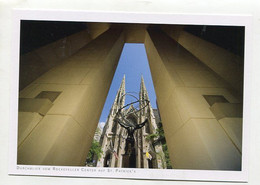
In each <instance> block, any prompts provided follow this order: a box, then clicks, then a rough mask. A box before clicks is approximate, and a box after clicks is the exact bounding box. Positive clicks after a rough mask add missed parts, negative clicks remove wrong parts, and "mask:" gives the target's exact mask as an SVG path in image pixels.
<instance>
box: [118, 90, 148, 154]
mask: <svg viewBox="0 0 260 185" xmlns="http://www.w3.org/2000/svg"><path fill="white" fill-rule="evenodd" d="M126 95H129V96H132V97H134V98H135V101H133V102H131V103H129V104H127V105H125V106H123V107H121V108H119V109H118V111H117V112H116V116H115V118H114V121H115V122H116V123H118V124H119V125H120V126H121V127H123V128H125V129H126V130H127V138H126V146H125V155H128V156H130V155H131V154H132V153H133V152H134V150H135V149H134V146H135V145H134V144H135V140H134V133H135V131H136V130H138V129H141V128H142V127H143V126H145V124H146V123H147V122H148V119H145V121H143V122H142V123H141V124H138V123H136V122H134V121H132V120H131V119H129V116H131V114H134V115H137V112H140V111H141V110H143V109H144V108H145V107H146V106H148V105H149V103H150V102H149V100H142V101H140V100H138V99H137V98H136V97H135V96H133V95H132V94H130V93H126V94H124V95H123V96H122V97H121V98H123V97H124V96H126ZM136 103H138V104H139V109H135V110H132V111H129V112H127V113H126V111H124V109H125V108H126V107H128V106H133V104H136ZM137 117H138V116H137Z"/></svg>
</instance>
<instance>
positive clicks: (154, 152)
mask: <svg viewBox="0 0 260 185" xmlns="http://www.w3.org/2000/svg"><path fill="white" fill-rule="evenodd" d="M126 95H127V93H126V92H125V77H124V78H123V80H122V82H121V85H120V88H119V89H118V92H117V95H116V98H115V100H114V103H113V105H112V107H111V110H110V113H109V115H108V118H107V121H106V124H105V127H104V130H103V134H102V137H101V138H102V140H101V147H102V151H103V155H102V157H101V158H100V159H99V161H98V163H97V167H123V168H159V169H163V168H166V164H165V158H164V153H163V150H162V145H161V143H160V142H158V143H156V144H153V140H152V139H149V138H148V137H147V136H148V135H150V134H155V133H156V130H157V128H158V127H157V124H156V120H155V116H154V113H153V109H152V107H151V104H150V103H149V97H148V92H147V90H146V87H145V84H144V79H143V77H142V78H141V84H140V92H139V97H138V98H136V99H139V102H136V101H134V102H131V103H129V104H130V105H129V106H127V105H125V98H126ZM142 100H147V101H142ZM136 103H138V104H137V106H138V107H136V108H135V107H134V104H136ZM125 106H126V107H125ZM118 111H121V114H123V115H125V118H124V119H127V121H132V122H133V123H134V124H138V125H141V123H143V122H144V121H145V120H146V119H147V120H148V121H147V122H146V123H145V125H144V126H143V127H141V128H140V129H137V130H135V132H134V133H133V137H134V138H133V139H134V142H133V143H134V144H133V145H134V146H132V147H133V149H132V150H131V152H130V153H127V149H126V148H128V147H127V146H126V145H127V144H128V143H127V138H128V137H129V136H128V131H127V129H126V128H124V127H122V126H121V125H120V124H119V123H118V122H117V121H116V120H115V118H116V116H117V114H118Z"/></svg>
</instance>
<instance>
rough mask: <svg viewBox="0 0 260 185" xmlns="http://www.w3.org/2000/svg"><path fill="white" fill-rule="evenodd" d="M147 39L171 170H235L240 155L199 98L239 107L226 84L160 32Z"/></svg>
mask: <svg viewBox="0 0 260 185" xmlns="http://www.w3.org/2000/svg"><path fill="white" fill-rule="evenodd" d="M148 33H149V34H147V37H146V40H145V47H146V51H147V55H148V60H149V65H150V69H151V73H152V78H153V82H154V86H155V91H156V95H157V102H158V106H159V109H160V114H161V119H162V123H163V127H164V131H165V136H166V141H167V146H168V150H169V154H170V158H171V162H172V165H173V168H177V169H201V170H203V169H204V170H240V169H241V154H240V151H239V150H238V149H237V147H236V146H235V145H234V143H233V142H232V140H231V139H230V137H229V136H228V133H227V132H225V130H224V129H223V127H222V126H221V124H220V123H219V122H218V120H217V119H216V117H215V116H214V114H213V113H212V112H211V110H210V105H209V104H208V102H207V101H206V99H205V98H204V96H203V95H208V96H223V97H224V98H225V99H226V100H227V101H228V102H229V103H241V102H239V100H238V99H236V98H235V97H234V96H233V95H232V94H231V93H230V91H229V90H228V89H229V86H228V83H227V82H226V81H223V79H222V78H221V77H219V76H218V75H217V73H215V72H213V71H212V70H210V69H209V68H208V67H207V66H205V65H204V64H203V63H202V62H201V61H200V60H198V58H196V57H195V56H194V55H192V54H191V53H190V52H188V51H187V50H186V49H184V48H183V47H182V46H181V45H179V44H178V43H177V42H176V41H174V40H173V39H171V38H170V37H169V36H167V35H166V34H165V33H164V32H162V31H161V30H156V29H150V30H148ZM190 44H191V45H192V43H190ZM232 78H233V77H232Z"/></svg>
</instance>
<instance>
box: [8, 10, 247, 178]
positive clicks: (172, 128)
mask: <svg viewBox="0 0 260 185" xmlns="http://www.w3.org/2000/svg"><path fill="white" fill-rule="evenodd" d="M250 32H251V24H250V17H249V16H224V15H188V14H187V15H185V14H183V15H178V14H133V13H112V12H111V13H108V12H84V11H82V12H79V11H78V12H77V11H47V10H46V11H36V10H35V11H34V10H30V11H28V10H21V9H20V10H15V11H14V28H13V37H14V40H13V61H12V62H13V63H12V66H13V67H12V69H13V71H12V75H13V79H12V104H11V112H12V120H11V128H12V129H10V155H9V174H11V175H42V176H68V177H97V178H98V177H102V178H127V179H158V180H195V181H196V180H200V181H239V182H247V179H248V160H249V159H248V145H249V133H248V130H249V124H250V123H249V119H248V116H247V114H248V112H249V105H248V102H249V96H248V94H249V92H250V89H249V88H250V87H249V85H248V84H249V81H250V76H249V71H250V57H251V54H250V44H249V43H250V42H251V39H250Z"/></svg>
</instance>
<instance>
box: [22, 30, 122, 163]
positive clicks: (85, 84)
mask: <svg viewBox="0 0 260 185" xmlns="http://www.w3.org/2000/svg"><path fill="white" fill-rule="evenodd" d="M123 44H124V37H123V34H122V32H121V30H118V29H113V30H108V31H106V32H105V33H103V34H102V35H100V36H98V37H97V38H96V39H95V40H93V41H91V42H90V43H89V44H88V45H87V46H85V47H83V48H82V49H80V50H79V51H78V52H76V53H75V54H74V55H72V56H71V57H69V58H67V59H65V60H64V61H63V62H62V64H60V65H58V66H56V67H54V68H52V69H51V70H49V71H48V72H46V73H44V74H43V75H42V76H40V77H39V78H37V79H36V80H35V81H34V82H33V83H31V84H30V85H29V86H27V87H26V88H25V89H23V90H22V91H21V92H20V98H31V99H34V98H37V97H39V94H40V93H41V92H44V93H45V94H48V93H55V92H59V93H60V94H59V95H58V96H57V97H56V99H55V100H53V102H52V104H53V105H52V106H51V108H50V109H49V110H48V111H47V113H46V114H45V115H44V116H43V118H41V117H39V119H40V121H39V119H38V118H37V119H30V120H36V121H37V123H35V124H30V125H33V126H31V127H30V131H28V130H27V131H26V134H27V135H26V136H25V135H24V134H23V135H22V139H21V138H20V135H19V139H20V142H19V143H20V144H19V146H18V164H30V165H73V166H74V165H75V166H79V165H85V160H86V156H87V153H88V150H89V147H90V146H91V142H92V139H93V136H94V133H95V129H96V127H97V123H98V120H99V116H100V114H101V111H102V107H103V104H104V102H105V98H106V95H107V93H108V90H109V87H110V84H111V81H112V78H113V75H114V72H115V69H116V66H117V63H118V60H119V57H120V54H121V51H122V48H123ZM41 98H44V97H41ZM25 119H26V114H21V115H20V116H19V123H20V122H23V125H24V124H25V123H24V120H25ZM18 125H19V124H18ZM19 126H20V125H19ZM32 127H33V128H32Z"/></svg>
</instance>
